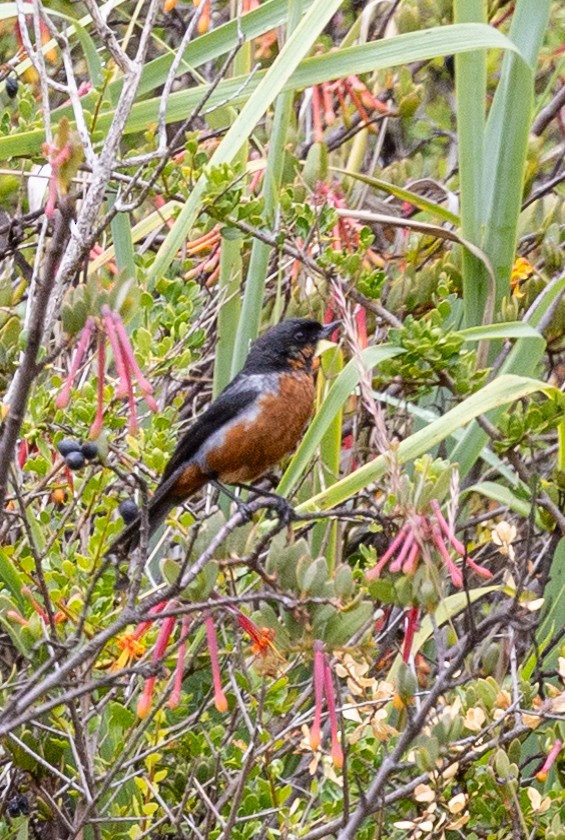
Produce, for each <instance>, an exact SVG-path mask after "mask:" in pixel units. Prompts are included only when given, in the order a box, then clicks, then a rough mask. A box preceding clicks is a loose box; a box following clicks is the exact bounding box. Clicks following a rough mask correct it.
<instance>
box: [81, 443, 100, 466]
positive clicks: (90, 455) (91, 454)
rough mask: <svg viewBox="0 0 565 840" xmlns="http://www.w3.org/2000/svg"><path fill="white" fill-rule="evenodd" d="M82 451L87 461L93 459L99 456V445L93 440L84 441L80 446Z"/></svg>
mask: <svg viewBox="0 0 565 840" xmlns="http://www.w3.org/2000/svg"><path fill="white" fill-rule="evenodd" d="M80 451H81V452H82V454H83V455H84V457H85V458H86V460H87V461H92V460H94V458H98V445H97V444H96V443H94V441H93V440H87V441H86V442H85V443H83V444H82V446H81V447H80Z"/></svg>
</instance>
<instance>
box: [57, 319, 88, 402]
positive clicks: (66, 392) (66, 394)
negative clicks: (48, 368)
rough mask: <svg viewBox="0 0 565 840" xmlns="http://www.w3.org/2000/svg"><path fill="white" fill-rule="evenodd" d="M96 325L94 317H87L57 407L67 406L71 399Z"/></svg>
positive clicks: (58, 396) (58, 397)
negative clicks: (72, 389) (76, 378)
mask: <svg viewBox="0 0 565 840" xmlns="http://www.w3.org/2000/svg"><path fill="white" fill-rule="evenodd" d="M95 325H96V322H95V320H94V318H92V317H91V316H89V317H88V318H87V319H86V324H85V325H84V327H83V329H82V332H81V334H80V339H79V342H78V344H77V349H76V350H75V355H74V356H73V361H72V363H71V369H70V371H69V375H68V376H67V378H66V380H65V383H64V385H63V387H62V388H61V390H60V391H59V394H58V395H57V398H56V400H55V406H56V407H57V408H66V407H67V405H68V404H69V399H70V395H71V388H72V385H73V382H74V380H75V377H76V375H77V373H78V369H79V368H80V365H81V362H82V360H83V358H84V354H85V353H86V351H87V349H88V345H89V343H90V338H91V336H92V331H93V330H94V327H95Z"/></svg>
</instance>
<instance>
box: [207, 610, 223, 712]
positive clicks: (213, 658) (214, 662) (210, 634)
mask: <svg viewBox="0 0 565 840" xmlns="http://www.w3.org/2000/svg"><path fill="white" fill-rule="evenodd" d="M204 624H205V625H206V638H207V640H208V650H209V651H210V664H211V666H212V679H213V681H214V705H215V706H216V709H217V710H218V711H219V712H222V713H223V712H227V710H228V701H227V698H226V695H225V694H224V692H223V689H222V678H221V676H220V662H219V659H218V637H217V636H216V627H215V625H214V619H213V618H212V616H211V614H210V613H208V614H207V615H206V616H205V617H204Z"/></svg>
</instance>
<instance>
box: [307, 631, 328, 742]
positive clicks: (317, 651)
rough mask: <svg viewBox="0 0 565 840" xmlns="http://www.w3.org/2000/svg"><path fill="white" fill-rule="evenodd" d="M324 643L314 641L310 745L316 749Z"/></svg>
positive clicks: (319, 735)
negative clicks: (312, 718)
mask: <svg viewBox="0 0 565 840" xmlns="http://www.w3.org/2000/svg"><path fill="white" fill-rule="evenodd" d="M324 668H325V662H324V643H323V642H320V641H318V640H317V639H316V640H315V641H314V722H313V723H312V727H311V729H310V746H311V747H312V749H313V750H317V749H318V747H319V746H320V743H321V740H322V734H321V721H322V703H323V701H324V682H325V671H324Z"/></svg>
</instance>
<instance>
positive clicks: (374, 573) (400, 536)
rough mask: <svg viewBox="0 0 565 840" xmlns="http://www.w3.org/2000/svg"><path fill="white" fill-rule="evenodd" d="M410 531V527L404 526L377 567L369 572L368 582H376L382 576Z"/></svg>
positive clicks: (367, 575)
mask: <svg viewBox="0 0 565 840" xmlns="http://www.w3.org/2000/svg"><path fill="white" fill-rule="evenodd" d="M409 529H410V526H409V525H408V524H406V525H403V526H402V528H401V529H400V531H399V532H398V534H397V535H396V537H395V538H394V539H393V541H392V542H391V544H390V545H389V547H388V548H387V550H386V551H385V553H384V554H383V556H382V557H381V559H380V560H379V562H378V563H377V565H376V566H374V567H373V568H372V569H369V571H368V572H367V574H366V578H367V580H374V579H375V578H377V577H378V576H379V575H380V573H381V572H382V570H383V569H384V567H385V566H386V564H387V563H388V561H389V560H390V558H391V557H392V555H393V554H394V552H395V551H396V549H397V548H398V546H399V545H400V544H401V543H402V541H403V540H404V539H405V537H406V534H407V533H408V531H409Z"/></svg>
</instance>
